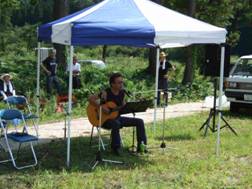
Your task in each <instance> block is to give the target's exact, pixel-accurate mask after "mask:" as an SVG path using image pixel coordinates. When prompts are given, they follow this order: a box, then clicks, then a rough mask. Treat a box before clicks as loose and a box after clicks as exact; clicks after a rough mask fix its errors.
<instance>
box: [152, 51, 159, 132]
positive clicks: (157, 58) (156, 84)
mask: <svg viewBox="0 0 252 189" xmlns="http://www.w3.org/2000/svg"><path fill="white" fill-rule="evenodd" d="M159 52H160V48H159V47H157V56H156V81H155V104H154V120H153V132H154V133H155V132H156V122H157V97H158V70H159Z"/></svg>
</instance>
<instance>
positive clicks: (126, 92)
mask: <svg viewBox="0 0 252 189" xmlns="http://www.w3.org/2000/svg"><path fill="white" fill-rule="evenodd" d="M123 92H124V93H125V94H126V95H127V96H128V97H132V93H131V92H130V91H127V90H125V89H123Z"/></svg>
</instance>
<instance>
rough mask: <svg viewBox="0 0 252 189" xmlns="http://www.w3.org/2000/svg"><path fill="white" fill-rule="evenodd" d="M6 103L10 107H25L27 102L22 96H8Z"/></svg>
mask: <svg viewBox="0 0 252 189" xmlns="http://www.w3.org/2000/svg"><path fill="white" fill-rule="evenodd" d="M6 102H7V103H8V104H10V105H26V104H27V101H26V98H25V97H24V96H9V97H8V98H7V99H6Z"/></svg>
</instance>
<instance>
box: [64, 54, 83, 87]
mask: <svg viewBox="0 0 252 189" xmlns="http://www.w3.org/2000/svg"><path fill="white" fill-rule="evenodd" d="M69 70H70V68H69V66H68V68H67V71H68V72H69ZM80 71H81V66H80V64H79V63H78V59H77V56H76V55H74V56H73V65H72V72H73V89H80V88H81V80H80Z"/></svg>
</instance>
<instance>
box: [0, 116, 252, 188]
mask: <svg viewBox="0 0 252 189" xmlns="http://www.w3.org/2000/svg"><path fill="white" fill-rule="evenodd" d="M206 118H207V113H200V114H197V115H193V116H187V117H183V118H174V119H169V120H167V121H166V124H165V141H166V145H167V146H168V147H173V148H176V149H170V148H166V149H165V151H162V150H161V149H160V148H159V146H160V143H161V133H162V132H161V131H162V130H161V128H162V127H161V123H159V124H158V125H157V130H156V134H155V135H154V134H153V132H152V128H151V127H152V125H147V126H146V127H147V133H148V139H149V141H148V143H149V145H148V146H149V150H150V154H148V155H140V156H134V155H130V154H129V153H128V152H127V147H129V146H130V145H131V137H132V135H131V129H123V130H122V136H123V139H124V143H125V147H124V149H123V152H122V156H121V157H115V156H112V155H111V154H110V153H109V150H107V151H106V152H105V153H104V154H103V155H104V157H105V158H107V159H114V160H122V161H124V162H125V163H124V164H123V165H109V164H104V165H102V164H101V165H99V166H97V168H96V169H95V170H94V171H92V172H91V171H90V168H89V166H88V164H89V162H90V161H91V160H92V159H93V158H94V154H95V152H96V149H95V148H92V149H89V147H88V143H89V137H81V138H73V139H72V143H71V147H72V151H71V154H72V161H71V163H72V164H71V165H72V166H71V169H69V170H67V169H66V167H65V157H66V143H65V142H64V141H62V140H59V141H54V142H51V143H50V144H44V145H40V146H37V148H36V151H37V153H38V158H39V165H38V166H37V167H36V168H33V169H27V170H23V171H16V170H14V169H12V168H11V166H7V165H5V166H3V165H0V188H10V189H11V188H19V189H22V188H78V189H79V188H130V189H131V188H155V189H156V188H165V189H166V188H216V189H217V188H218V189H219V188H252V167H251V163H252V155H251V149H252V143H251V140H252V127H251V125H252V120H251V119H250V117H249V116H241V115H240V116H235V115H230V114H227V113H226V114H225V118H226V119H227V120H228V122H229V123H230V125H231V126H232V127H233V128H234V129H235V130H236V131H237V133H238V134H239V136H238V137H237V136H235V135H234V134H232V133H231V132H230V131H229V130H228V129H227V128H224V129H223V130H222V131H221V155H220V156H219V157H216V155H215V143H216V133H208V136H207V137H203V136H202V133H201V132H199V131H198V129H199V127H200V126H201V124H202V123H203V122H204V121H205V119H206ZM24 156H25V157H24V158H25V159H26V160H29V158H28V155H27V154H25V155H24Z"/></svg>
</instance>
